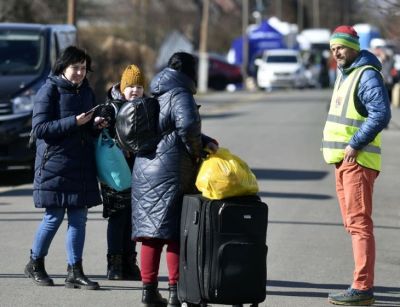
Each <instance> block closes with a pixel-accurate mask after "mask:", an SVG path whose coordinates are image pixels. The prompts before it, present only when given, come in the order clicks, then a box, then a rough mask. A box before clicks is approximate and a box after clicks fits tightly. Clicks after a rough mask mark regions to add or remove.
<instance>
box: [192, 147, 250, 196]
mask: <svg viewBox="0 0 400 307" xmlns="http://www.w3.org/2000/svg"><path fill="white" fill-rule="evenodd" d="M196 187H197V188H198V189H199V191H200V192H202V195H203V196H204V197H207V198H210V199H222V198H227V197H232V196H244V195H252V194H256V193H257V192H258V184H257V179H256V176H255V175H254V174H253V172H252V171H251V170H250V168H249V166H248V165H247V164H246V162H244V161H243V160H242V159H240V158H239V157H238V156H235V155H233V154H231V153H230V151H229V150H228V149H226V148H220V149H219V150H218V151H217V152H216V153H215V154H210V155H209V156H208V157H207V159H206V160H204V161H203V163H202V164H201V166H200V170H199V174H198V175H197V179H196Z"/></svg>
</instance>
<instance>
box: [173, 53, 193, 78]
mask: <svg viewBox="0 0 400 307" xmlns="http://www.w3.org/2000/svg"><path fill="white" fill-rule="evenodd" d="M168 67H169V68H172V69H174V70H177V71H180V72H182V73H184V74H185V75H187V76H188V77H189V78H190V79H192V80H193V81H194V82H196V79H197V73H196V59H195V58H194V56H193V55H191V54H190V53H186V52H176V53H174V54H173V55H172V56H171V57H170V59H169V60H168Z"/></svg>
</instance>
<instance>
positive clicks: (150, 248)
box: [132, 52, 217, 306]
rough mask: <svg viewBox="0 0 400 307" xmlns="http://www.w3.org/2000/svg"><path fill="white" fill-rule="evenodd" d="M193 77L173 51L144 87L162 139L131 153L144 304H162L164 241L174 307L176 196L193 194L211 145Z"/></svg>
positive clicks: (183, 56) (184, 56)
mask: <svg viewBox="0 0 400 307" xmlns="http://www.w3.org/2000/svg"><path fill="white" fill-rule="evenodd" d="M195 76H196V73H195V60H194V58H193V56H192V55H190V54H188V53H184V52H178V53H175V54H174V55H172V57H171V59H170V60H169V63H168V67H167V68H165V69H164V70H163V71H161V72H160V73H159V74H158V75H157V76H155V78H154V79H153V80H152V82H151V85H150V90H151V93H152V94H153V95H154V96H156V97H158V101H159V103H160V115H159V128H160V132H161V133H162V134H163V137H162V139H161V141H160V142H159V144H158V146H157V149H156V152H155V153H152V154H148V155H143V156H142V155H140V154H139V155H137V156H136V158H135V163H134V166H133V172H132V225H133V238H134V239H135V240H138V241H141V242H142V248H141V270H142V271H141V275H142V282H143V286H144V287H143V296H142V303H143V304H144V306H153V304H156V305H157V304H159V305H160V306H161V305H163V304H164V303H165V301H164V300H163V299H162V298H161V295H160V294H159V292H158V290H157V278H158V268H159V263H160V255H161V251H162V248H163V246H164V245H165V244H167V250H166V251H167V255H166V256H167V265H168V272H169V290H170V292H169V294H170V297H169V302H168V303H169V304H168V306H180V304H179V301H178V299H177V295H176V285H177V281H178V277H179V276H178V275H179V270H178V268H179V226H180V225H179V224H180V212H181V207H182V198H183V195H184V194H188V193H195V192H196V188H195V179H196V175H197V170H198V163H199V160H200V155H201V151H202V148H203V147H204V146H208V147H210V148H211V149H213V150H216V148H217V146H216V144H215V143H216V142H215V141H214V140H212V139H210V138H208V137H206V136H204V135H202V133H201V120H200V115H199V112H198V106H197V104H196V102H195V100H194V98H193V94H195V92H196V87H195V82H194V80H195ZM157 306H158V305H157Z"/></svg>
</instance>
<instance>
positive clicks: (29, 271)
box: [25, 256, 54, 286]
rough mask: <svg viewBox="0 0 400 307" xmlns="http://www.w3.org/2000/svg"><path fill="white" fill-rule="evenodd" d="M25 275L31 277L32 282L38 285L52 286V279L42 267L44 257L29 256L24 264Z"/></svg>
mask: <svg viewBox="0 0 400 307" xmlns="http://www.w3.org/2000/svg"><path fill="white" fill-rule="evenodd" d="M25 276H26V277H30V278H32V280H33V282H34V283H35V284H37V285H38V286H54V282H53V280H52V279H51V278H50V277H49V275H47V272H46V269H45V268H44V258H38V259H35V260H33V259H32V256H31V257H30V260H29V262H28V264H27V265H26V266H25Z"/></svg>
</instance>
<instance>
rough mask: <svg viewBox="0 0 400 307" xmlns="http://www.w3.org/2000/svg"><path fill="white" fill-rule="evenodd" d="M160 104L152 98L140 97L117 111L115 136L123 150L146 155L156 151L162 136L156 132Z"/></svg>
mask: <svg viewBox="0 0 400 307" xmlns="http://www.w3.org/2000/svg"><path fill="white" fill-rule="evenodd" d="M159 114H160V104H159V103H158V100H157V99H156V98H154V97H140V98H136V99H134V100H133V101H127V102H125V103H124V104H123V105H122V106H121V108H120V109H119V110H118V113H117V116H116V122H115V134H116V139H117V142H118V144H119V145H120V146H121V148H123V149H124V150H127V151H129V152H133V153H135V154H148V153H152V152H154V151H155V150H156V148H157V144H158V143H159V142H160V140H161V137H162V135H161V134H160V133H159V132H158V116H159Z"/></svg>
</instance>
